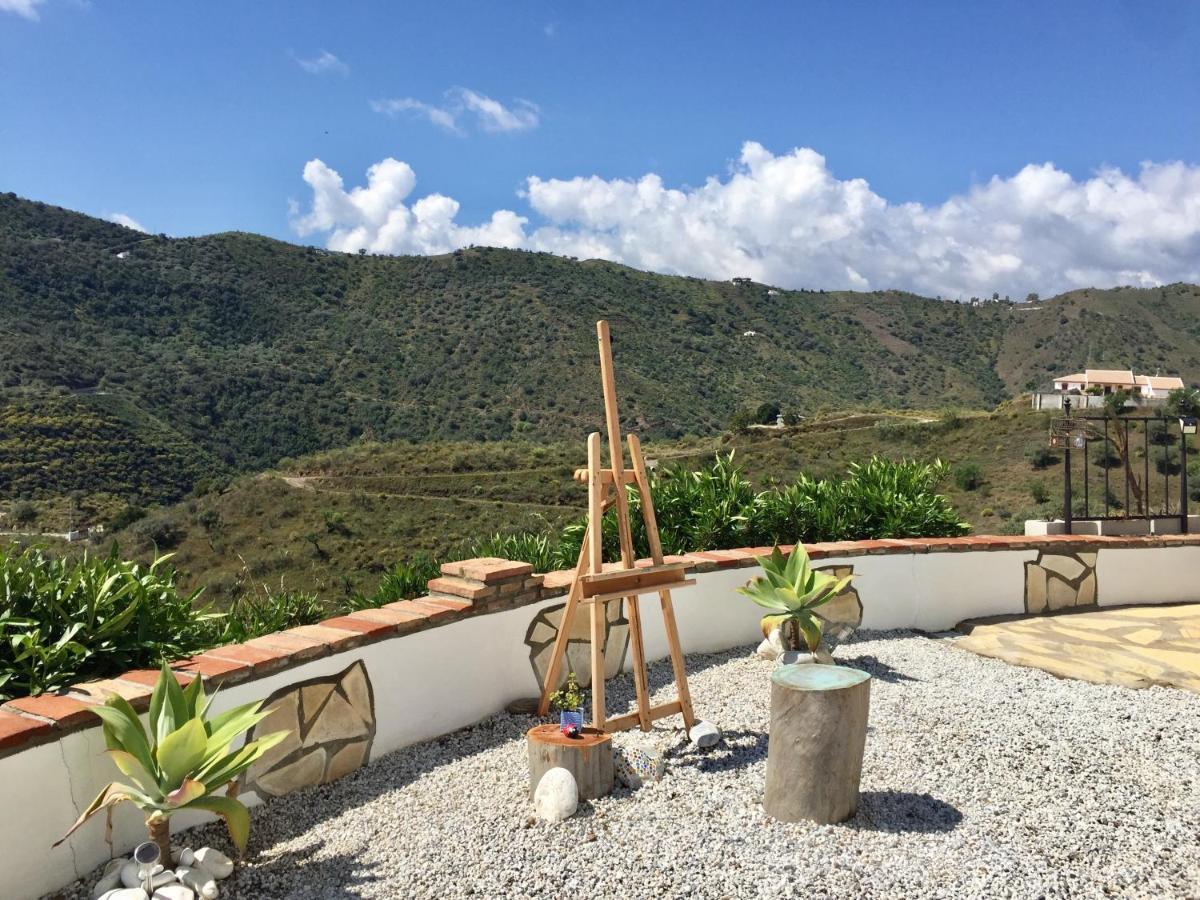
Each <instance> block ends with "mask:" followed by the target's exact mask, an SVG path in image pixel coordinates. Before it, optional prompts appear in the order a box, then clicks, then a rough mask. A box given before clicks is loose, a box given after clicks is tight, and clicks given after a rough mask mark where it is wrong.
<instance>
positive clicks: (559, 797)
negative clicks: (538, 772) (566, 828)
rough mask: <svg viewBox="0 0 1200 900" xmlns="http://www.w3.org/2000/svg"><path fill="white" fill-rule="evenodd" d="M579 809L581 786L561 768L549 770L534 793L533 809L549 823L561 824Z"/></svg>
mask: <svg viewBox="0 0 1200 900" xmlns="http://www.w3.org/2000/svg"><path fill="white" fill-rule="evenodd" d="M578 808H579V785H577V784H576V783H575V776H574V775H572V774H571V773H570V772H568V771H567V770H566V769H564V768H562V767H561V766H559V767H556V768H553V769H549V770H548V771H547V772H546V774H545V775H543V776H542V780H541V781H539V782H538V786H537V789H536V790H535V791H534V792H533V809H534V812H536V813H537V814H538V816H539V817H541V818H543V819H545V820H546V821H547V822H561V821H562V820H563V819H569V818H571V816H573V815H575V810H577V809H578Z"/></svg>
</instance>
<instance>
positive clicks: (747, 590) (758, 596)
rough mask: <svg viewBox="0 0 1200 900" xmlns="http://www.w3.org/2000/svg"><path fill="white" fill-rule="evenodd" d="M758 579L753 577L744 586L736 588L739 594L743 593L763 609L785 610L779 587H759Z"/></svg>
mask: <svg viewBox="0 0 1200 900" xmlns="http://www.w3.org/2000/svg"><path fill="white" fill-rule="evenodd" d="M759 583H760V579H757V578H756V579H755V580H754V581H752V582H750V584H748V585H746V586H745V587H742V588H738V593H739V594H745V595H746V596H747V597H749V598H750V599H751V600H753V601H754V602H755V603H757V604H758V605H759V606H761V607H762V608H763V609H770V610H774V611H775V612H786V611H787V608H788V607H787V604H786V603H784V602H783V600H781V599H780V596H779V591H780V589H778V588H775V589H771V588H763V587H759V586H758V585H759Z"/></svg>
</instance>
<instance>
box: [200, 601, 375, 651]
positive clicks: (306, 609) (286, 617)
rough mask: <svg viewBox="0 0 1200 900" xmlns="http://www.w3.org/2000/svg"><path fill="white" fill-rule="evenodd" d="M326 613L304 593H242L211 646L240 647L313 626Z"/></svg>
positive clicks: (327, 613) (226, 615) (233, 604)
mask: <svg viewBox="0 0 1200 900" xmlns="http://www.w3.org/2000/svg"><path fill="white" fill-rule="evenodd" d="M376 605H381V604H376ZM329 614H330V613H329V610H328V608H327V607H326V606H325V604H323V603H322V602H321V601H320V600H319V599H317V596H316V595H315V594H308V593H305V592H303V591H282V590H281V591H280V592H279V593H277V594H275V593H271V592H270V591H268V590H266V589H264V590H263V591H262V593H261V594H243V595H242V596H240V597H238V598H237V599H236V600H234V601H233V603H231V604H230V605H229V608H228V609H227V610H226V612H225V615H224V618H223V619H222V620H221V623H220V624H221V631H220V635H219V637H214V638H213V640H212V644H213V645H217V644H240V643H241V642H243V641H248V640H250V639H251V638H256V637H260V636H262V635H264V634H271V633H273V632H276V631H285V630H287V629H288V628H295V627H297V626H299V625H315V624H316V623H317V622H320V621H321V620H322V619H324V618H326V616H328V615H329Z"/></svg>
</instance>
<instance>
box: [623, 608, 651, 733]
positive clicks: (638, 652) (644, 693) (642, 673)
mask: <svg viewBox="0 0 1200 900" xmlns="http://www.w3.org/2000/svg"><path fill="white" fill-rule="evenodd" d="M625 603H626V604H627V605H628V610H629V643H630V644H631V646H632V647H633V689H634V692H635V693H636V694H637V711H638V724H639V725H640V726H641V728H642V731H649V730H650V684H649V679H648V678H647V677H646V648H645V645H644V644H643V642H642V613H641V610H640V609H639V608H638V598H637V595H636V594H635V595H634V596H632V597H626V598H625Z"/></svg>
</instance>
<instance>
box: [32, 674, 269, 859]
mask: <svg viewBox="0 0 1200 900" xmlns="http://www.w3.org/2000/svg"><path fill="white" fill-rule="evenodd" d="M211 702H212V701H211V698H206V697H205V695H204V687H203V685H202V684H201V679H200V678H199V677H197V678H195V679H194V680H192V682H191V683H189V684H188V686H187V687H186V688H181V687H180V686H179V683H178V682H177V681H176V680H175V677H174V675H172V673H171V671H170V669H168V668H167V665H166V663H163V667H162V672H161V673H160V674H159V677H158V683H157V684H156V685H155V687H154V692H153V694H152V695H151V697H150V715H149V725H150V731H149V733H148V734H147V732H146V729H145V727H143V725H142V721H141V719H139V718H138V714H137V713H136V712H134V709H133V707H132V706H130V705H129V702H128V701H127V700H125V699H124V698H122V697H119V696H116V695H114V696H112V697H110V698H109V699H108V701H107V702H106V704H105V705H104V706H98V707H96V709H95V712H96V714H97V715H98V716H100V718H101V719H102V720H103V725H104V741H105V744H106V745H107V746H108V751H107V752H108V755H109V757H110V758H111V759H112V761H113V762H114V763H115V764H116V766H117V768H118V769H120V770H121V772H123V773H124V774H125V775H126V776H127V777H128V778H129V779H130V781H131V782H132V784H123V783H121V782H116V781H114V782H112V783H111V784H109V785H107V786H106V787H105V788H104V789H103V790H102V791H100V793H99V795H98V796H97V797H96V799H95V800H93V801H92V804H91V806H89V807H88V808H87V809H86V810H85V811H84V813H83V815H81V816H80V817H79V818H78V820H76V822H75V824H74V825H72V826H71V829H70V831H68V832H67V833H66V834H64V835H63V836H62V837H61V838H59V840H58V841H57V842H56V843H55V846H58V844H61V843H62V842H63V841H65V840H66V839H67V838H68V837H70V835H71V834H72V832H74V831H75V829H76V828H78V827H79V826H80V825H82V824H83V823H84V822H86V821H87V820H88V819H89V818H91V817H92V816H93V815H95V814H96V813H98V812H99V811H100V810H102V809H110V808H111V807H113V806H115V805H116V804H118V803H122V802H129V803H132V804H133V805H134V806H136V807H137V808H138V809H140V810H141V811H142V812H143V813H145V815H146V828H147V829H148V831H149V832H150V839H151V840H152V841H154V842H155V843H156V844H158V847H159V850H160V851H161V853H162V860H163V862H164V864H168V863H169V862H170V860H171V844H170V828H169V825H168V820H169V819H170V817H171V816H172V815H173V814H175V813H177V812H179V811H180V810H181V809H203V810H207V811H208V812H212V813H216V814H217V815H219V816H221V818H223V819H224V820H225V824H226V826H227V827H228V828H229V836H230V837H231V838H232V839H233V843H234V844H235V845H236V846H237V848H238V852H239V853H241V852H243V851H244V850H245V849H246V840H247V838H248V837H249V835H250V813H249V811H248V810H247V809H246V807H245V806H243V805H242V803H241V802H240V801H238V800H236V799H235V798H234V797H232V796H230V795H229V793H228V792H227V793H226V794H223V795H219V794H217V793H216V792H217V791H219V790H220V789H221V788H223V787H226V786H227V785H230V784H231V783H232V782H233V781H234V779H236V778H237V777H238V776H239V775H241V774H242V772H244V771H246V769H248V768H249V767H250V766H251V765H252V764H253V763H254V762H255V761H256V760H257V759H258V758H259V757H261V756H262V755H263V754H264V753H266V752H267V751H268V750H269V749H271V748H272V747H274V746H275V745H276V744H278V743H279V742H280V741H281V740H283V739H284V738H285V737H286V736H287V734H288V732H286V731H277V732H274V733H272V734H268V735H264V736H263V737H261V738H258V739H257V740H254V741H250V742H249V743H247V744H244V745H243V746H242V747H240V748H238V749H237V750H231V749H230V747H231V745H232V744H233V742H234V741H235V740H236V739H237V738H238V737H239V736H240V735H242V734H243V733H245V732H246V731H248V730H249V729H251V728H253V727H254V726H255V725H257V724H258V723H259V722H261V721H262V720H263V719H265V718H266V717H267V716H268V715H270V713H269V712H262V711H260V709H259V707H260V706H261V705H262V704H261V702H257V703H247V704H246V705H244V706H239V707H236V708H234V709H230V710H227V711H226V712H223V713H218V714H217V715H215V716H213V717H212V718H209V717H208V707H209V704H210V703H211ZM110 814H111V810H110Z"/></svg>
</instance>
